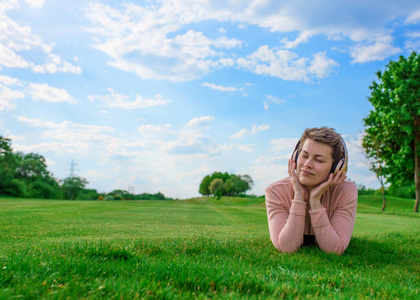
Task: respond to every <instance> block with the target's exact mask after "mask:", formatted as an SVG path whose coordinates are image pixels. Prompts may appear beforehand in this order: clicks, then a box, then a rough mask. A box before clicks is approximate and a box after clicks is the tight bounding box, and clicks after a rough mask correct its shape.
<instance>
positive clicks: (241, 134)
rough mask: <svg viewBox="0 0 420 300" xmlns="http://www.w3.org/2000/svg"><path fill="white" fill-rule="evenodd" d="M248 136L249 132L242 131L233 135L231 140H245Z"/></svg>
mask: <svg viewBox="0 0 420 300" xmlns="http://www.w3.org/2000/svg"><path fill="white" fill-rule="evenodd" d="M247 134H248V130H247V129H245V128H244V129H241V130H239V131H238V132H237V133H235V134H233V135H232V136H231V137H230V139H231V140H238V139H241V138H243V137H244V136H246V135H247Z"/></svg>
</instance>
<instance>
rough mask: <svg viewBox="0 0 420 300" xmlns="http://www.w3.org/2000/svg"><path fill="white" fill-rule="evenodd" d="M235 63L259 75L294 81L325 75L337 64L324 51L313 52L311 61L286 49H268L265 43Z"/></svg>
mask: <svg viewBox="0 0 420 300" xmlns="http://www.w3.org/2000/svg"><path fill="white" fill-rule="evenodd" d="M237 63H238V65H239V66H240V67H242V68H244V69H247V70H250V71H252V72H254V73H256V74H259V75H268V76H273V77H278V78H281V79H284V80H296V81H309V78H310V77H312V75H314V77H315V78H323V77H326V76H328V75H329V74H330V73H331V72H332V71H333V69H334V67H336V66H338V64H337V63H336V62H335V61H334V60H332V59H327V58H326V56H325V53H316V54H314V59H313V60H312V61H311V60H309V59H308V58H304V57H299V56H298V55H297V54H296V53H293V52H290V51H288V50H280V49H270V48H269V47H268V46H267V45H265V46H261V47H260V48H259V49H258V50H257V51H256V52H254V53H252V54H250V55H248V56H247V57H246V58H238V59H237Z"/></svg>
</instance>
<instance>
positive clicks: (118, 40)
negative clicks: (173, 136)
mask: <svg viewBox="0 0 420 300" xmlns="http://www.w3.org/2000/svg"><path fill="white" fill-rule="evenodd" d="M302 5H304V6H305V9H302ZM319 7H323V9H319ZM419 9H420V4H418V3H416V2H415V1H412V0H402V2H401V3H399V4H398V5H396V4H395V1H379V0H377V1H374V2H373V3H372V1H369V2H366V1H365V2H363V1H357V2H356V3H354V2H348V1H347V2H337V3H331V2H330V1H325V0H323V1H317V2H311V3H305V4H302V2H301V1H295V2H293V1H286V2H284V1H274V0H264V1H253V0H252V1H251V0H248V1H227V2H226V1H225V2H223V5H222V4H221V2H219V1H190V0H176V1H169V0H168V1H161V2H159V3H158V4H148V2H146V3H145V4H144V5H143V6H141V5H137V4H132V3H131V4H122V5H121V6H119V8H114V7H111V6H109V5H104V4H100V3H94V4H91V5H90V9H89V11H88V13H87V17H88V19H89V20H90V21H91V23H92V28H91V29H90V31H91V32H92V33H94V34H97V37H96V38H95V45H94V47H95V48H96V49H99V50H100V51H103V52H104V53H106V54H107V55H108V56H109V57H110V61H109V62H108V63H109V65H111V66H113V67H115V68H118V69H121V70H124V71H127V72H133V73H136V74H137V75H138V76H140V77H141V78H142V79H158V80H163V79H166V80H171V81H187V80H194V79H198V78H200V77H202V76H204V75H206V74H208V73H209V72H212V71H214V70H217V69H220V68H224V67H228V66H232V65H233V63H234V62H235V61H236V63H238V64H239V65H240V66H241V67H242V68H244V69H247V70H251V71H253V72H255V73H257V74H260V75H269V76H274V77H279V78H281V79H284V80H297V81H307V80H309V79H310V77H315V78H325V77H326V76H328V75H329V74H331V72H332V71H333V69H334V68H335V67H337V66H338V64H337V63H336V62H335V61H334V60H332V59H328V58H327V57H326V55H325V53H324V52H320V53H314V54H312V55H313V59H312V60H311V59H309V58H300V57H298V56H297V55H296V54H295V53H292V52H289V51H287V50H286V49H291V48H296V47H297V46H299V45H300V44H301V43H306V42H308V41H309V40H310V38H312V37H313V36H319V35H323V36H325V37H326V38H328V39H332V40H347V41H350V42H351V43H358V44H359V45H357V46H353V48H352V50H353V51H352V57H353V59H354V62H366V61H369V59H371V60H375V59H379V58H381V59H383V57H385V56H387V55H388V56H389V55H393V54H394V53H395V50H396V49H393V50H392V49H386V50H382V51H381V50H379V49H373V48H374V47H375V46H373V45H372V43H376V41H378V39H380V38H381V37H382V36H386V35H390V34H391V33H390V32H389V29H388V27H389V23H390V22H394V20H395V19H398V18H406V17H407V15H409V14H411V15H410V17H408V18H407V22H417V21H416V20H417V19H418V16H417V11H419ZM413 10H414V11H415V13H413ZM313 11H316V12H317V13H313ZM361 12H362V13H361ZM366 16H369V17H366ZM209 20H215V21H219V22H232V23H235V24H239V25H238V26H239V27H241V28H246V27H247V26H248V25H255V26H259V27H261V28H267V29H268V30H270V31H271V32H281V33H283V34H287V35H288V36H287V37H285V38H283V39H282V41H281V45H282V48H283V49H282V50H276V51H274V52H273V51H272V50H271V52H273V53H268V52H269V51H265V52H266V53H262V52H263V50H268V49H261V48H260V49H259V50H258V51H257V52H254V53H253V54H251V55H250V56H247V57H246V58H240V59H236V57H238V56H239V55H238V53H234V52H235V50H236V49H238V48H239V47H242V46H243V45H244V42H243V41H240V40H238V39H235V38H228V37H226V36H221V37H217V38H209V37H208V36H206V34H207V33H203V32H198V31H194V30H191V29H190V28H188V25H190V24H197V23H199V22H201V21H209ZM242 25H243V26H242ZM225 33H226V30H225V29H224V28H219V29H218V34H225ZM289 35H297V36H296V37H294V38H293V39H291V38H290V36H289ZM366 45H367V46H366ZM380 46H381V45H379V44H378V45H376V47H380ZM382 46H384V45H382ZM361 47H369V48H367V49H366V50H368V51H369V52H370V53H371V55H370V56H369V55H366V57H362V56H363V55H362V54H361V53H359V51H358V49H359V48H361ZM381 48H383V47H381ZM224 49H226V50H232V51H231V52H230V53H225V52H223V51H222V50H224ZM264 54H267V55H268V56H266V57H264ZM359 57H360V58H359Z"/></svg>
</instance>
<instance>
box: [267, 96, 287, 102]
mask: <svg viewBox="0 0 420 300" xmlns="http://www.w3.org/2000/svg"><path fill="white" fill-rule="evenodd" d="M266 98H267V99H268V100H270V101H271V102H274V103H276V104H283V103H286V100H284V99H280V98H279V97H275V96H271V95H266Z"/></svg>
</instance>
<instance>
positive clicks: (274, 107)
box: [0, 0, 420, 198]
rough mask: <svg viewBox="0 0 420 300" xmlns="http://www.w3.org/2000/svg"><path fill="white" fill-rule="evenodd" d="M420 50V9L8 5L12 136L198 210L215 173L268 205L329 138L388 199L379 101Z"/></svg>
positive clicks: (2, 16) (5, 42)
mask: <svg viewBox="0 0 420 300" xmlns="http://www.w3.org/2000/svg"><path fill="white" fill-rule="evenodd" d="M419 48H420V1H418V0H412V1H411V0H410V1H409V0H400V1H395V0H371V1H366V0H363V1H359V0H351V1H350V0H345V1H332V0H330V1H328V0H314V1H300V0H295V1H277V0H254V1H247V0H242V1H237V0H223V1H222V0H160V1H153V0H144V1H135V0H133V1H121V0H118V1H117V0H116V1H112V0H97V1H96V0H94V1H81V0H71V1H70V0H68V1H63V0H25V1H22V0H2V1H1V2H0V135H3V136H5V137H9V138H11V139H12V144H13V148H14V150H15V151H22V152H24V153H29V152H35V153H39V154H42V155H43V156H44V157H45V158H46V159H47V164H48V168H49V170H51V171H52V172H53V174H54V176H55V177H57V178H60V179H63V178H65V177H67V176H68V175H69V174H70V164H71V161H72V160H74V162H75V163H76V175H78V176H82V177H85V178H86V179H87V180H88V181H89V187H90V188H95V189H97V190H98V191H99V192H109V191H111V190H113V189H129V187H130V189H132V190H134V192H135V193H143V192H148V193H156V192H158V191H160V192H162V193H164V194H165V195H166V196H168V197H176V198H187V197H194V196H198V195H199V193H198V186H199V183H200V181H201V179H202V178H203V177H204V176H205V175H207V174H211V173H212V172H214V171H222V172H229V173H235V174H248V175H250V176H251V177H252V178H253V180H254V182H255V186H254V187H253V189H252V190H251V192H250V193H253V194H257V195H261V194H263V193H264V189H265V187H266V186H267V185H268V184H270V183H272V182H274V181H276V180H278V179H281V178H283V177H286V176H287V159H288V158H289V157H290V154H291V152H292V150H293V148H294V146H295V144H296V141H297V139H298V138H299V137H300V135H301V133H302V132H303V130H304V129H305V128H307V127H316V126H329V127H333V128H335V129H336V130H337V131H338V132H339V133H341V134H342V135H343V136H344V138H345V140H346V142H347V146H348V148H349V154H350V165H349V172H348V176H349V177H350V179H351V180H353V181H356V182H358V183H363V184H364V185H366V186H367V187H374V188H376V187H378V183H377V180H376V179H375V177H374V176H373V174H372V173H371V172H370V171H369V169H368V166H367V162H366V160H365V159H364V156H363V155H362V150H361V148H360V136H361V134H362V132H363V118H364V117H366V116H367V114H368V113H369V111H370V109H371V106H370V103H369V102H368V100H367V97H368V96H369V85H370V84H371V82H372V81H373V80H375V78H376V75H375V73H376V72H377V71H378V70H383V69H384V67H385V66H386V64H387V63H388V62H389V60H397V59H398V57H399V56H400V55H404V56H408V55H409V54H410V53H411V52H412V51H419V50H420V49H419Z"/></svg>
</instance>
